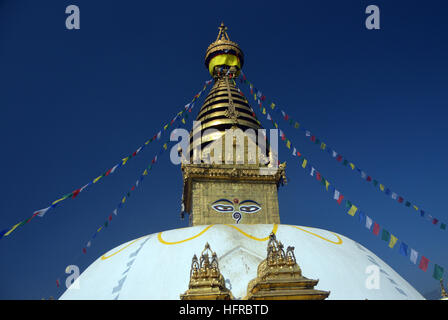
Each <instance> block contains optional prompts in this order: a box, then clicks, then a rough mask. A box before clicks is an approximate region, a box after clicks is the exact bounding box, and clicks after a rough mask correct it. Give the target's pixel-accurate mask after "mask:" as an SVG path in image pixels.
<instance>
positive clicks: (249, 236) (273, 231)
mask: <svg viewBox="0 0 448 320" xmlns="http://www.w3.org/2000/svg"><path fill="white" fill-rule="evenodd" d="M226 226H228V227H231V228H234V229H235V230H238V231H239V232H241V233H242V234H243V235H245V236H246V237H248V238H250V239H252V240H257V241H267V240H269V235H268V236H267V237H264V238H256V237H254V236H251V235H250V234H248V233H246V232H244V231H243V230H241V229H240V228H238V227H236V226H234V225H231V224H226ZM277 229H278V224H274V226H273V228H272V233H273V234H275V233H276V232H277Z"/></svg>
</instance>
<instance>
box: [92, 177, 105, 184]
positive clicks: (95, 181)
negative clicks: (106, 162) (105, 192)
mask: <svg viewBox="0 0 448 320" xmlns="http://www.w3.org/2000/svg"><path fill="white" fill-rule="evenodd" d="M102 177H103V176H99V177H97V178H95V180H93V183H97V182H98V180H100V179H101V178H102Z"/></svg>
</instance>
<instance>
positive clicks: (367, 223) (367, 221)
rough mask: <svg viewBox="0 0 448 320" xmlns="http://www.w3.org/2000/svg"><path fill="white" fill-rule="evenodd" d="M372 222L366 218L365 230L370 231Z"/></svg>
mask: <svg viewBox="0 0 448 320" xmlns="http://www.w3.org/2000/svg"><path fill="white" fill-rule="evenodd" d="M372 223H373V220H372V219H371V218H370V217H369V216H366V228H367V229H369V230H370V227H371V226H372Z"/></svg>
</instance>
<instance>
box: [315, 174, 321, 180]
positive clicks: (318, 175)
mask: <svg viewBox="0 0 448 320" xmlns="http://www.w3.org/2000/svg"><path fill="white" fill-rule="evenodd" d="M316 179H317V180H319V181H320V180H322V177H321V175H320V173H319V172H316Z"/></svg>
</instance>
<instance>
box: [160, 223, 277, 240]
mask: <svg viewBox="0 0 448 320" xmlns="http://www.w3.org/2000/svg"><path fill="white" fill-rule="evenodd" d="M213 226H214V224H211V225H209V226H207V227H206V228H205V229H204V230H202V231H201V232H199V233H198V234H197V235H195V236H192V237H190V238H187V239H184V240H179V241H173V242H168V241H165V240H163V239H162V232H159V233H158V234H157V239H159V241H160V242H161V243H163V244H166V245H173V244H179V243H183V242H187V241H190V240H193V239H195V238H197V237H199V236H201V235H203V234H204V233H205V232H206V231H207V230H208V229H210V228H211V227H213ZM225 226H228V227H231V228H233V229H235V230H237V231H239V232H240V233H241V234H243V235H245V236H246V237H248V238H249V239H252V240H256V241H267V240H269V235H268V236H267V237H264V238H257V237H254V236H252V235H250V234H248V233H246V232H244V231H243V230H241V229H240V228H238V227H237V226H234V225H230V224H225ZM277 229H278V225H277V224H274V226H273V228H272V231H271V232H273V233H274V234H275V233H276V232H277Z"/></svg>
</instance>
